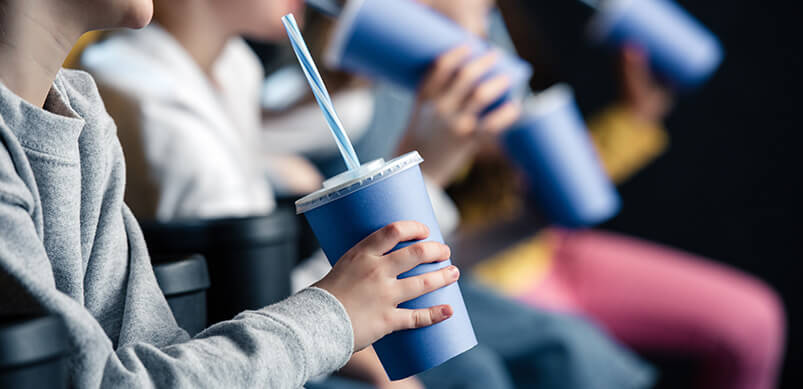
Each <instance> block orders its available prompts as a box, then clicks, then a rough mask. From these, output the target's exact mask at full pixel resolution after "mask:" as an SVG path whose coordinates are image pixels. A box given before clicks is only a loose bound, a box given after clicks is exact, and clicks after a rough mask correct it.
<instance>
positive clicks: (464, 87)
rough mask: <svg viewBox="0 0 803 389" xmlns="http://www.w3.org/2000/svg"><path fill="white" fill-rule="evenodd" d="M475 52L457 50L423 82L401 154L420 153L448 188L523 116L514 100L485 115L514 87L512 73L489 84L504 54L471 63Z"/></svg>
mask: <svg viewBox="0 0 803 389" xmlns="http://www.w3.org/2000/svg"><path fill="white" fill-rule="evenodd" d="M469 54H470V49H469V48H468V47H467V46H461V47H457V48H455V49H452V50H450V51H448V52H446V53H444V54H442V55H441V56H440V57H439V58H438V59H437V60H436V61H435V63H434V64H433V65H432V69H431V70H430V72H429V74H428V75H427V76H426V77H425V79H424V80H423V81H422V83H421V86H420V87H419V89H418V93H417V97H416V105H415V109H414V111H413V114H412V117H411V119H410V124H409V126H408V129H407V131H406V132H405V135H404V137H403V138H402V141H401V143H400V144H399V146H398V153H403V152H406V151H410V150H418V152H419V153H420V154H421V156H422V157H423V158H424V160H425V161H427V162H426V163H424V164H423V165H422V166H421V170H422V172H423V174H424V175H425V176H426V177H428V178H429V179H430V180H431V181H432V182H433V183H434V184H436V185H438V186H441V187H445V186H447V185H448V184H449V183H450V182H451V181H452V180H453V179H454V178H455V177H456V176H457V175H458V174H459V173H460V172H461V171H462V170H463V169H464V167H465V166H466V165H467V164H468V163H470V161H471V160H472V159H473V157H474V156H475V154H476V152H477V150H478V149H479V148H480V146H482V145H483V144H484V143H488V142H494V141H495V138H496V136H498V135H499V133H500V132H502V131H504V130H505V129H507V128H508V127H509V126H510V125H512V124H513V122H514V121H515V120H516V119H517V118H518V117H519V114H520V111H521V109H520V107H519V104H518V103H516V102H513V101H508V102H505V103H503V104H501V105H500V106H499V107H496V108H494V109H493V110H492V111H491V112H484V110H485V109H486V107H488V106H489V105H490V104H491V103H493V102H494V101H496V100H498V99H499V98H501V97H502V95H504V94H505V93H506V92H507V91H508V90H509V88H510V80H509V79H508V77H507V76H506V75H497V76H494V77H491V78H489V79H486V80H483V79H482V77H483V76H485V75H486V74H487V72H488V71H489V70H490V69H491V68H492V67H493V65H494V63H495V62H496V60H497V58H498V55H499V53H497V52H495V51H490V52H489V53H487V54H485V55H483V56H481V57H479V58H476V59H473V60H468V61H467V59H468V57H469Z"/></svg>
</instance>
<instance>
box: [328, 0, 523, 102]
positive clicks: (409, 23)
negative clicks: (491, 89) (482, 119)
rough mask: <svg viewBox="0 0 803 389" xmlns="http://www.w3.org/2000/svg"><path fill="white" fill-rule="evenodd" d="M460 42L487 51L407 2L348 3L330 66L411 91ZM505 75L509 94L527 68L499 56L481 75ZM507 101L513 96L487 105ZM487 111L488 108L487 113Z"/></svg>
mask: <svg viewBox="0 0 803 389" xmlns="http://www.w3.org/2000/svg"><path fill="white" fill-rule="evenodd" d="M461 44H468V45H469V47H471V48H472V56H473V57H477V56H480V55H482V54H484V53H486V52H487V51H488V50H490V49H491V47H490V46H489V45H488V44H487V43H486V42H485V41H483V40H481V39H480V38H478V37H476V36H474V35H472V34H471V33H469V32H468V31H466V30H464V29H463V28H462V27H460V26H459V25H458V24H456V23H454V22H453V21H451V20H449V19H448V18H446V17H445V16H443V15H441V14H439V13H437V12H435V11H433V10H431V9H430V8H428V7H426V6H424V5H421V4H418V3H416V2H414V1H412V0H349V1H348V3H347V4H346V6H345V8H344V10H343V12H342V13H341V16H340V20H338V23H337V26H336V28H335V32H334V34H333V38H332V41H331V42H330V43H329V46H328V49H327V52H326V54H325V56H326V63H327V64H328V65H329V66H332V67H334V68H338V69H342V70H346V71H349V72H353V73H357V74H362V75H364V76H368V77H371V78H376V79H381V80H385V81H389V82H392V83H394V84H396V85H400V86H402V87H404V88H407V89H409V90H415V89H416V88H417V87H418V86H419V84H420V82H421V80H422V79H423V77H424V76H425V75H426V73H427V72H428V71H429V69H430V67H431V66H432V64H433V62H434V61H435V59H436V58H438V56H440V55H441V54H443V53H445V52H447V51H448V50H450V49H453V48H455V47H457V46H459V45H461ZM499 74H507V75H508V77H510V81H511V91H512V90H515V89H516V88H517V87H519V86H522V85H525V84H526V83H527V81H528V80H529V78H530V76H531V75H532V68H531V67H530V65H529V64H528V63H526V62H525V61H523V60H521V59H519V58H517V57H514V56H511V55H509V54H503V55H502V56H501V57H500V58H499V59H498V60H497V63H496V65H495V66H494V67H493V69H492V70H491V71H490V72H489V73H488V74H486V75H485V77H493V76H496V75H499ZM510 97H512V92H509V93H508V94H507V95H506V96H503V97H502V98H501V99H500V100H499V101H496V102H494V103H492V104H491V105H490V106H489V107H495V106H498V105H500V104H501V103H502V102H504V101H507V99H509V98H510ZM486 111H487V109H486Z"/></svg>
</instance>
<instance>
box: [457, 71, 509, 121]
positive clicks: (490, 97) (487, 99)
mask: <svg viewBox="0 0 803 389" xmlns="http://www.w3.org/2000/svg"><path fill="white" fill-rule="evenodd" d="M508 90H510V78H509V77H508V76H507V75H505V74H500V75H498V76H495V77H493V78H491V79H490V80H487V81H483V82H481V83H479V84H478V85H477V86H476V87H475V88H474V91H473V92H471V95H470V96H469V97H468V99H466V103H465V105H464V107H465V108H464V110H465V111H466V112H468V113H471V114H477V113H479V112H480V111H482V110H483V109H485V107H487V106H489V105H491V103H493V102H494V101H496V100H498V99H499V98H500V97H502V95H504V94H505V93H506V92H507V91H508Z"/></svg>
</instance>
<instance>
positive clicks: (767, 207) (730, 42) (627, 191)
mask: <svg viewBox="0 0 803 389" xmlns="http://www.w3.org/2000/svg"><path fill="white" fill-rule="evenodd" d="M677 2H678V3H679V4H680V5H682V6H683V7H684V8H685V9H686V10H688V11H689V12H690V13H691V14H692V15H694V17H695V18H697V19H698V20H700V21H701V22H702V23H703V24H704V25H705V26H706V27H708V28H709V29H710V30H711V31H712V32H713V33H714V34H715V35H716V36H718V37H719V39H720V41H721V42H722V44H723V46H724V49H725V50H724V51H725V61H724V62H723V63H722V65H721V67H720V69H719V70H718V71H717V72H716V73H715V74H714V77H713V78H711V79H710V80H709V81H708V82H707V83H706V84H705V85H704V86H703V87H702V88H700V89H699V90H696V91H694V92H693V93H689V94H686V95H683V96H680V97H679V98H677V99H676V100H675V102H676V104H675V105H674V107H673V110H672V113H671V115H669V116H668V117H667V119H666V126H667V128H669V129H670V135H671V149H670V152H668V153H664V154H662V155H660V156H659V157H658V158H657V159H656V160H655V161H654V162H653V163H652V164H650V165H647V166H645V168H644V170H642V171H641V172H639V173H638V174H637V175H634V176H633V177H631V179H629V180H627V181H626V182H625V183H623V185H621V186H620V187H619V191H620V194H621V196H622V198H623V204H624V206H623V208H622V211H621V212H620V214H619V215H618V216H617V217H616V218H614V219H613V220H611V221H610V222H608V223H605V224H604V225H603V226H601V227H602V228H604V229H606V230H609V231H617V232H622V233H627V234H629V235H632V236H638V237H640V238H646V239H649V240H651V241H655V242H660V243H662V244H668V245H671V246H673V247H679V248H683V249H684V250H689V251H692V252H695V253H700V254H703V255H705V256H706V257H708V258H713V259H715V260H716V261H717V262H721V263H725V264H727V265H730V266H734V267H737V268H739V269H742V270H745V271H747V272H749V273H751V274H754V275H756V276H758V277H759V278H760V279H762V280H764V281H767V282H768V283H769V284H771V285H772V286H773V287H774V288H775V289H776V290H777V291H778V292H780V295H781V297H782V299H783V301H784V306H785V307H786V312H787V318H788V325H787V327H788V328H789V330H788V331H787V339H786V357H785V362H784V368H783V372H782V374H781V377H780V381H779V383H778V386H779V387H783V388H797V387H801V385H803V376H801V373H800V370H799V369H797V368H796V366H798V365H800V364H801V363H803V343H802V342H801V340H803V338H801V337H800V335H798V329H799V328H800V323H801V313H803V305H801V303H800V300H799V296H800V295H801V292H803V289H801V287H800V283H799V281H798V277H797V274H799V273H800V265H799V261H798V260H797V258H798V257H799V255H798V254H797V253H798V252H799V251H800V248H801V243H800V242H801V241H800V239H799V238H798V232H799V228H798V227H797V225H796V222H797V220H799V217H798V215H801V212H800V210H801V208H800V206H799V199H800V198H801V196H802V195H803V191H801V189H800V186H799V185H797V184H796V183H797V182H796V179H795V178H793V177H799V172H798V168H799V166H801V158H800V154H799V153H798V152H797V149H799V145H800V144H801V142H800V137H799V135H798V132H797V131H796V129H795V128H794V127H793V126H794V125H795V123H797V116H798V114H797V111H798V108H797V105H798V102H799V101H800V97H801V96H800V90H801V89H800V88H799V87H797V85H801V79H800V74H799V72H798V71H797V70H796V69H797V67H798V65H799V64H800V59H801V55H800V51H799V50H797V47H798V46H799V43H798V42H797V39H796V38H794V37H795V36H796V34H795V27H794V26H795V22H794V20H793V16H792V15H793V14H795V8H793V7H792V6H791V5H787V4H781V3H778V4H772V5H770V4H765V5H762V6H756V5H755V4H754V3H751V2H748V1H730V2H723V1H712V2H705V3H702V2H690V1H683V0H679V1H677ZM499 3H500V6H501V8H502V10H503V14H504V15H505V20H506V22H507V25H508V27H509V28H510V30H511V31H512V36H513V39H514V41H515V43H516V47H517V49H518V51H519V53H520V55H522V56H523V57H524V58H526V59H527V60H528V61H529V62H530V63H533V64H534V66H535V68H536V71H535V74H536V77H535V78H534V79H533V83H532V85H533V87H534V88H536V89H540V88H543V87H545V86H547V85H550V84H551V83H553V82H555V81H557V80H561V81H568V82H569V83H571V85H573V86H574V87H575V92H576V97H577V100H578V103H579V105H580V108H581V109H582V110H583V111H584V112H586V113H594V112H600V111H601V110H604V109H605V107H606V106H607V105H608V104H610V101H611V100H612V99H614V98H616V97H618V94H619V92H617V89H616V88H614V87H615V86H616V85H617V83H618V81H619V80H618V79H617V77H614V75H615V74H616V69H615V68H614V65H616V64H617V63H618V61H617V60H616V58H611V56H610V54H609V53H608V52H604V51H601V50H599V49H598V48H596V47H591V46H589V45H588V43H587V42H588V31H587V29H586V27H587V23H588V20H589V17H590V16H591V14H592V12H593V11H591V10H590V9H589V8H588V7H587V6H585V5H583V4H582V3H580V2H574V1H554V0H534V1H521V0H500V2H499ZM745 25H750V26H751V28H749V29H744V28H743V27H740V26H745Z"/></svg>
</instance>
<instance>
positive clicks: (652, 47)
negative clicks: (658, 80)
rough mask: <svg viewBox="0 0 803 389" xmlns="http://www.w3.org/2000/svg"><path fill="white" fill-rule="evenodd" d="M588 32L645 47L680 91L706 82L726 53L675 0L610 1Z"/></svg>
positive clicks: (601, 39) (658, 69)
mask: <svg viewBox="0 0 803 389" xmlns="http://www.w3.org/2000/svg"><path fill="white" fill-rule="evenodd" d="M589 32H590V34H591V37H592V39H593V40H595V41H597V42H600V43H603V44H605V45H607V46H611V47H613V48H617V49H618V48H620V47H622V46H623V45H627V44H635V45H637V46H639V47H641V48H642V49H643V50H645V51H646V54H647V57H648V58H650V61H651V64H652V67H653V69H655V70H656V72H657V73H658V74H659V75H660V76H662V77H663V78H665V79H666V80H668V81H669V82H670V83H672V84H674V85H675V86H677V87H679V88H681V89H688V88H693V87H695V86H698V85H700V84H702V83H703V82H704V81H705V80H707V79H708V78H709V77H710V76H711V74H713V73H714V71H715V70H716V69H717V67H719V64H720V63H721V62H722V58H723V55H724V54H723V49H722V45H721V44H720V43H719V41H718V40H717V38H716V37H715V36H714V35H713V34H712V33H711V32H710V31H708V30H707V29H706V28H705V27H704V26H703V25H702V24H700V22H698V21H697V20H695V19H694V18H693V17H692V16H691V15H690V14H689V13H687V12H686V11H685V10H683V9H682V8H681V7H680V6H679V5H677V4H676V3H675V2H674V1H672V0H605V1H603V2H602V4H601V7H600V8H599V9H598V11H597V12H596V14H595V15H594V17H593V18H592V20H591V23H590V25H589Z"/></svg>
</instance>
